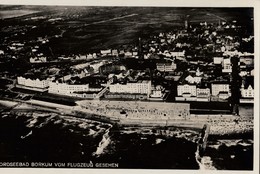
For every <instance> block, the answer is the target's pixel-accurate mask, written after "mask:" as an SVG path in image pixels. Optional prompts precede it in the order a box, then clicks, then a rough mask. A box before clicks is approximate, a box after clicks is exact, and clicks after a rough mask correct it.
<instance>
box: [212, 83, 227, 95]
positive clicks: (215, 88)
mask: <svg viewBox="0 0 260 174" xmlns="http://www.w3.org/2000/svg"><path fill="white" fill-rule="evenodd" d="M219 92H228V94H229V95H230V90H229V84H224V83H223V84H214V83H212V84H211V93H212V95H213V96H217V95H218V94H219Z"/></svg>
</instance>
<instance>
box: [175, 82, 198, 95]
mask: <svg viewBox="0 0 260 174" xmlns="http://www.w3.org/2000/svg"><path fill="white" fill-rule="evenodd" d="M196 88H197V87H196V85H189V84H185V85H178V86H177V94H178V96H183V94H190V96H197V90H196Z"/></svg>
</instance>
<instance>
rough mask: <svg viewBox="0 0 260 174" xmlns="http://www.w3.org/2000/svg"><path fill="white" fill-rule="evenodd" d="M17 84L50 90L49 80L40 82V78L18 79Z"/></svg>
mask: <svg viewBox="0 0 260 174" xmlns="http://www.w3.org/2000/svg"><path fill="white" fill-rule="evenodd" d="M17 83H18V84H19V85H23V86H28V87H32V88H42V89H44V88H48V86H49V81H48V80H39V79H38V78H37V79H35V80H33V79H30V78H28V79H27V78H24V77H21V76H20V77H17Z"/></svg>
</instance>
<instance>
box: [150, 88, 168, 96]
mask: <svg viewBox="0 0 260 174" xmlns="http://www.w3.org/2000/svg"><path fill="white" fill-rule="evenodd" d="M164 90H165V89H164V88H163V87H162V86H161V85H157V86H155V87H152V91H151V95H150V97H151V98H158V99H162V98H163V97H164Z"/></svg>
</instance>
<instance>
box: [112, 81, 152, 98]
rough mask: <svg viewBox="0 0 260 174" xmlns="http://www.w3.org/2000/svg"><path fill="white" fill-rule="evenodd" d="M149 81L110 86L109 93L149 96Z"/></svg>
mask: <svg viewBox="0 0 260 174" xmlns="http://www.w3.org/2000/svg"><path fill="white" fill-rule="evenodd" d="M151 88H152V85H151V81H150V80H140V81H137V82H128V83H126V84H119V83H116V84H110V85H109V92H111V93H130V94H147V95H148V96H149V95H150V94H151Z"/></svg>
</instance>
